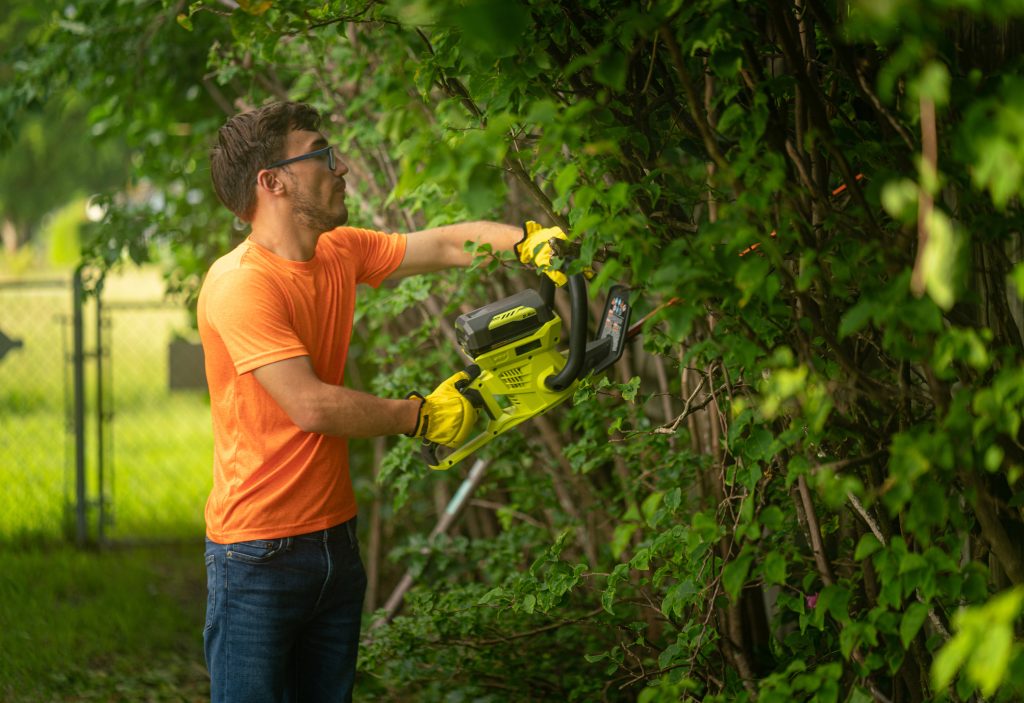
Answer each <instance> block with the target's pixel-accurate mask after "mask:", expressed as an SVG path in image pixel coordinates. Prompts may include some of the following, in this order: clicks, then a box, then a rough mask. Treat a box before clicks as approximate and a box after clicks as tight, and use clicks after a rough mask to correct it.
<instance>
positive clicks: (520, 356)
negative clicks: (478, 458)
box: [421, 273, 630, 470]
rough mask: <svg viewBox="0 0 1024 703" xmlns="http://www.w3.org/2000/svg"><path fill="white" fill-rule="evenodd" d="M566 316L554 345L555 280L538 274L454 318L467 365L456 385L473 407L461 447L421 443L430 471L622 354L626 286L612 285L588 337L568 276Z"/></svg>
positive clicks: (582, 281)
mask: <svg viewBox="0 0 1024 703" xmlns="http://www.w3.org/2000/svg"><path fill="white" fill-rule="evenodd" d="M566 287H567V288H568V291H569V303H570V306H569V307H570V312H571V315H572V317H571V319H570V320H568V326H569V333H568V348H567V349H566V350H564V351H560V350H559V342H560V341H561V340H562V338H563V322H562V319H561V317H559V315H558V313H557V312H556V311H555V307H554V296H555V284H554V282H552V280H551V279H550V278H549V277H548V276H546V275H545V276H542V278H541V284H540V287H539V290H534V289H526V290H523V291H520V292H519V293H516V294H514V295H511V296H509V297H507V298H504V299H502V300H499V301H497V302H494V303H491V304H489V305H485V306H484V307H482V308H479V309H477V310H474V311H472V312H469V313H466V314H464V315H461V316H460V317H459V318H458V319H457V320H456V321H455V337H456V340H457V341H458V343H459V346H460V347H461V348H462V350H463V351H464V352H465V353H466V355H467V356H469V357H470V358H471V359H472V360H473V363H472V364H470V365H469V366H468V367H466V374H467V376H468V378H466V379H463V380H461V381H459V382H458V383H456V388H457V389H458V390H459V392H460V393H462V394H463V395H464V396H465V397H466V398H467V399H468V400H469V401H470V403H472V405H473V407H475V408H476V409H477V411H478V415H477V424H476V425H475V426H474V428H473V434H471V435H470V437H469V439H467V440H466V441H465V442H464V443H463V444H462V445H460V446H458V447H455V448H453V449H450V450H449V449H448V448H447V447H443V446H442V445H440V444H437V443H435V442H428V441H424V442H423V446H422V449H421V453H422V456H423V458H424V460H425V461H426V462H427V465H429V466H430V468H432V469H439V470H443V469H450V468H451V467H453V466H455V465H456V464H458V463H459V462H460V461H462V460H463V459H465V458H466V457H467V456H469V455H470V454H472V453H474V452H476V451H477V450H479V449H480V448H482V447H483V446H485V445H486V444H488V443H489V442H491V441H492V440H494V439H495V438H496V437H498V436H499V435H502V434H504V433H505V432H508V431H509V430H511V429H512V428H513V427H516V426H517V425H519V424H521V423H523V422H525V421H526V420H529V419H530V418H532V417H536V416H537V415H540V414H542V413H545V412H547V411H549V410H551V409H552V408H554V407H555V406H557V405H559V404H561V403H563V402H564V401H565V400H566V399H567V398H569V397H570V396H572V394H573V393H574V392H575V391H576V388H577V386H578V385H579V381H580V379H581V378H583V377H584V376H586V375H587V374H588V373H599V372H601V371H603V370H604V369H606V368H608V367H609V366H611V365H612V364H614V363H615V362H616V361H618V360H619V358H620V357H621V356H622V352H623V350H624V349H625V346H626V339H627V331H628V330H629V316H630V304H629V297H628V290H627V289H626V287H624V286H619V285H616V286H613V287H612V289H611V290H610V291H609V293H608V299H607V301H606V303H605V306H604V312H603V313H602V315H601V320H600V324H599V326H598V329H597V333H596V335H595V336H594V337H593V339H589V338H588V329H587V328H588V313H587V281H586V278H585V277H584V275H583V274H582V273H576V274H572V275H570V276H568V281H567V283H566Z"/></svg>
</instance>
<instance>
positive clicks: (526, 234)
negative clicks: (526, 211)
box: [512, 220, 540, 264]
mask: <svg viewBox="0 0 1024 703" xmlns="http://www.w3.org/2000/svg"><path fill="white" fill-rule="evenodd" d="M531 225H532V227H531ZM539 228H540V225H538V224H537V223H536V222H534V221H533V220H526V221H525V222H523V236H522V238H521V239H520V240H519V241H518V242H516V243H515V245H514V246H513V247H512V251H513V252H514V253H515V255H516V258H517V259H519V260H520V261H522V262H523V263H524V264H525V263H527V261H529V259H527V260H526V261H523V253H522V252H521V251H519V248H520V247H521V246H523V245H524V244H526V238H527V237H529V236H530V234H531V233H532V232H534V231H536V230H537V229H539Z"/></svg>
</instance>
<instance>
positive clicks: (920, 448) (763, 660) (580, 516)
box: [30, 0, 1024, 702]
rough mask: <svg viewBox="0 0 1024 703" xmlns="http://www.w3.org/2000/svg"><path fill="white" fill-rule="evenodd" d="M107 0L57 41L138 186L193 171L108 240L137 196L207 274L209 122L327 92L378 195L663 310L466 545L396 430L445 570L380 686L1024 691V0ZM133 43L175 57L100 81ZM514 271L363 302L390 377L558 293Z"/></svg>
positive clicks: (133, 231)
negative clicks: (505, 232) (578, 269)
mask: <svg viewBox="0 0 1024 703" xmlns="http://www.w3.org/2000/svg"><path fill="white" fill-rule="evenodd" d="M80 13H81V14H80V18H81V23H82V25H83V26H84V27H85V29H86V31H85V34H79V35H77V36H74V37H72V36H71V35H69V34H67V33H63V34H62V33H60V32H56V33H55V34H54V35H53V37H52V40H53V41H52V42H51V44H50V45H49V46H48V47H47V48H46V50H45V51H43V50H42V49H37V50H36V51H37V53H36V54H34V55H33V56H34V58H33V59H31V62H33V65H34V66H37V67H38V66H41V65H43V64H45V63H46V58H45V57H46V56H47V55H48V53H47V52H56V53H58V54H60V55H61V56H63V57H66V58H65V59H62V65H63V64H64V63H67V62H68V61H71V60H73V61H76V62H77V63H74V64H73V65H72V66H71V68H70V69H69V70H68V72H67V73H66V74H60V75H62V76H63V78H62V80H65V81H66V82H67V83H68V84H72V83H73V84H74V85H76V86H77V87H78V89H79V90H82V91H83V92H87V91H88V90H94V91H100V90H102V91H104V92H103V93H102V95H104V96H106V100H107V103H106V104H107V106H108V107H107V108H106V111H105V112H104V113H103V114H102V115H96V116H94V117H95V118H96V119H100V118H102V119H111V120H116V121H119V124H122V125H124V126H125V133H126V134H127V135H129V138H130V139H133V140H136V141H135V142H134V144H135V145H142V146H144V148H145V149H146V151H145V153H146V154H147V158H144V159H143V160H142V161H141V162H140V165H139V173H140V174H145V175H146V176H147V177H148V178H151V179H153V180H154V182H157V183H161V184H166V185H167V186H168V187H167V191H168V192H169V193H172V192H175V191H174V189H173V188H171V187H170V185H171V184H173V183H180V184H181V188H180V189H179V190H181V192H182V193H187V192H193V191H198V192H200V193H201V194H202V197H198V196H195V195H193V196H192V198H191V200H189V199H188V198H186V197H185V196H184V195H183V196H182V198H180V199H177V200H174V201H172V202H170V203H169V204H168V207H167V208H166V209H165V210H164V211H162V212H158V213H152V212H144V213H141V214H139V213H128V214H127V215H126V214H125V213H123V212H120V211H118V210H116V209H115V210H112V211H111V218H112V219H111V221H110V222H109V223H108V224H107V228H108V229H107V231H108V232H110V231H111V228H112V227H114V228H115V229H114V230H113V231H119V232H121V234H120V238H119V239H118V240H117V245H116V246H114V247H109V246H106V245H105V248H104V249H103V250H102V251H101V250H96V251H98V252H100V253H104V255H105V256H106V257H107V258H108V260H112V259H114V258H116V257H118V256H120V254H121V251H122V249H124V248H129V249H132V250H133V251H134V252H135V255H137V256H142V255H144V254H145V253H146V252H147V251H148V249H147V247H145V246H139V239H138V234H137V232H138V231H139V228H138V227H137V226H133V227H127V228H121V229H116V225H117V224H118V222H122V221H123V218H125V217H132V218H134V217H141V218H142V221H143V222H145V223H148V224H149V225H150V226H151V228H152V229H151V231H152V233H153V235H154V236H163V237H165V238H166V239H167V240H168V241H171V242H173V244H174V252H175V254H176V256H177V260H176V265H177V267H178V269H177V270H178V271H179V272H180V273H179V274H178V275H176V277H175V278H174V281H175V282H176V283H177V284H178V285H186V286H188V285H191V286H195V285H196V283H197V282H198V276H197V273H198V272H199V271H201V270H202V267H203V265H205V263H206V262H207V261H209V260H210V259H211V258H213V257H214V256H215V255H216V254H218V253H219V252H220V251H222V250H223V249H224V248H225V247H226V246H227V244H228V241H229V239H230V235H229V229H228V227H227V222H226V220H225V218H224V216H223V215H221V214H219V213H218V212H217V211H216V210H215V209H214V208H213V200H212V198H210V196H209V187H208V185H206V184H205V182H204V179H202V178H200V173H201V167H200V166H199V164H201V163H203V161H202V158H203V157H202V149H203V148H204V142H205V141H206V140H208V139H209V136H210V134H211V133H212V130H213V129H215V127H216V125H217V124H218V123H219V122H220V119H221V116H220V115H215V114H214V108H215V107H219V108H221V109H223V110H224V111H225V112H230V111H233V110H235V109H238V108H239V107H241V106H244V105H253V104H257V103H259V102H261V101H263V100H264V99H268V98H272V97H273V98H292V99H302V100H308V101H311V102H313V103H314V104H316V105H317V106H318V107H320V108H322V109H323V110H324V111H325V113H326V114H328V115H329V116H330V120H331V124H332V126H333V129H332V132H333V133H334V136H335V138H336V139H337V140H338V141H339V142H340V144H341V145H342V147H343V151H344V152H345V154H346V155H347V163H349V165H350V167H351V169H352V174H353V175H352V177H351V178H350V181H351V182H352V185H353V186H354V187H353V188H351V189H350V192H351V193H353V195H354V198H355V200H356V203H355V204H356V207H355V208H354V216H353V220H354V221H357V222H368V223H372V224H373V225H374V226H377V227H381V228H396V229H405V228H410V227H415V226H420V225H423V224H427V223H432V222H437V221H444V220H448V219H452V218H459V217H464V216H483V215H487V216H493V217H505V218H509V219H512V220H515V219H524V218H526V217H532V218H534V219H544V220H546V221H551V222H554V223H558V224H561V225H563V226H564V227H565V228H566V229H567V230H568V231H570V232H572V234H573V235H574V237H576V238H578V240H579V241H580V243H581V251H582V262H581V265H592V266H593V267H594V268H595V269H596V270H597V271H598V273H597V277H596V278H595V279H594V282H593V284H594V287H595V288H598V289H600V288H602V287H605V286H607V285H609V284H611V283H612V282H615V281H620V280H621V281H627V282H629V283H630V284H631V286H632V287H633V297H634V299H635V301H636V304H637V307H638V309H639V310H640V311H641V312H648V311H653V312H654V315H653V316H652V317H651V319H650V320H649V322H648V323H647V324H646V325H645V331H644V336H643V345H642V348H640V347H636V348H633V349H631V350H630V353H629V354H628V355H627V358H626V359H625V360H624V361H623V362H622V363H620V364H619V365H618V366H617V367H616V368H615V370H614V375H613V376H612V377H611V378H606V379H593V380H592V381H590V382H589V383H588V384H586V385H585V386H584V387H583V388H582V389H581V390H580V391H579V392H578V393H577V398H576V404H575V405H574V406H573V407H571V408H565V409H563V410H561V411H559V412H556V413H552V414H550V415H547V416H544V417H542V418H538V419H536V420H535V421H533V422H532V423H531V424H530V425H529V426H527V429H525V430H524V431H523V432H522V433H519V434H518V435H516V436H508V437H504V438H502V441H499V442H495V443H493V445H492V447H491V449H490V450H489V452H488V454H487V456H488V457H490V459H491V460H492V462H493V463H492V465H491V466H492V468H491V469H490V473H489V478H488V479H487V480H486V481H485V484H484V486H483V488H482V492H481V493H480V495H481V497H482V498H483V500H482V501H481V502H479V503H477V505H476V506H475V507H474V508H473V509H472V510H471V511H470V513H469V514H468V515H467V521H466V524H465V526H464V528H463V530H462V532H461V533H460V534H457V535H455V536H453V537H451V538H448V539H444V540H435V541H433V542H431V543H427V542H426V540H425V538H424V537H423V534H424V533H425V532H426V531H427V530H428V529H429V526H430V519H431V517H432V515H433V514H434V512H435V508H434V507H433V506H432V501H431V500H430V497H429V496H428V493H429V491H430V490H431V489H430V488H428V486H432V487H433V488H434V489H435V490H436V491H437V492H438V495H436V496H435V497H436V498H437V499H438V501H437V502H440V504H442V505H443V503H444V499H445V498H446V497H447V494H446V491H448V490H450V487H449V481H450V480H451V479H450V477H436V476H431V477H425V476H424V472H423V468H422V465H421V464H420V463H419V462H418V460H417V459H416V458H415V456H414V453H413V448H412V447H411V446H410V443H408V442H395V443H392V445H391V447H390V450H389V451H388V452H387V454H386V456H385V457H384V458H383V459H382V463H381V465H380V474H381V480H382V481H383V482H384V483H385V485H386V486H387V487H388V490H389V491H391V492H392V494H393V495H394V496H396V499H395V502H394V505H393V506H392V510H393V511H394V514H393V515H392V520H391V521H390V523H389V525H390V530H391V532H390V534H389V535H388V537H389V543H390V544H393V545H396V546H395V548H394V549H395V555H396V557H397V558H400V559H405V560H407V562H408V563H409V564H411V565H412V566H413V567H414V568H422V569H423V573H422V574H421V575H420V578H421V583H423V584H424V585H423V586H421V587H419V588H417V589H414V591H413V592H412V593H411V594H410V596H409V599H408V603H407V605H406V609H405V611H404V614H403V615H402V616H401V617H399V618H398V619H396V620H395V622H394V623H392V624H391V625H389V626H387V627H383V628H378V629H376V630H374V631H373V633H372V636H371V637H370V639H371V640H372V641H371V642H370V646H369V647H368V648H367V656H366V657H365V658H364V664H363V668H364V670H365V671H366V673H368V674H369V675H370V676H372V677H373V682H372V684H371V685H372V687H374V688H375V689H376V692H377V693H378V694H379V695H378V697H380V698H381V699H387V698H389V697H390V698H392V699H396V700H397V699H405V697H406V696H408V692H409V691H410V690H422V691H424V693H423V699H424V700H437V699H439V698H441V697H442V694H445V693H449V694H451V695H462V696H465V697H476V698H480V699H487V698H486V697H488V696H490V698H491V699H493V700H506V699H509V698H514V699H542V700H560V701H561V700H593V699H598V698H604V699H610V700H612V699H614V700H618V699H633V698H637V699H639V700H643V701H648V702H649V701H657V700H678V699H688V698H692V699H702V700H720V701H735V700H754V699H757V700H762V701H772V700H785V701H792V700H822V701H827V700H833V701H834V700H840V698H841V699H842V700H850V701H861V700H909V701H921V700H930V699H932V698H933V697H935V696H941V695H947V694H948V695H950V696H951V697H954V699H955V698H956V697H959V698H960V699H961V700H963V699H969V698H971V697H972V696H976V695H979V694H980V695H982V696H984V697H986V698H990V697H994V698H996V699H1003V700H1012V699H1014V698H1016V697H1019V696H1020V694H1021V688H1022V686H1024V658H1022V655H1021V649H1020V645H1019V642H1018V640H1017V639H1016V637H1015V632H1016V622H1017V618H1018V616H1019V614H1020V609H1021V604H1022V603H1021V593H1022V591H1021V590H1020V589H1021V585H1022V581H1024V562H1022V554H1021V549H1020V539H1019V535H1020V534H1021V530H1022V527H1024V524H1022V522H1024V519H1022V515H1021V512H1020V505H1021V504H1022V500H1021V495H1022V494H1021V490H1020V489H1021V484H1020V479H1021V476H1022V473H1024V471H1022V466H1024V453H1022V444H1021V433H1020V424H1021V421H1020V417H1021V405H1022V403H1021V400H1022V395H1024V367H1022V365H1021V335H1022V323H1021V320H1022V315H1021V297H1020V292H1019V291H1020V290H1021V285H1022V284H1024V267H1022V266H1021V265H1020V234H1019V233H1020V215H1021V210H1020V201H1019V199H1018V197H1017V194H1018V192H1019V189H1020V185H1021V179H1022V177H1024V168H1022V163H1024V149H1022V147H1021V144H1022V142H1021V140H1020V137H1019V134H1018V132H1019V130H1018V129H1016V125H1018V124H1019V121H1020V115H1021V112H1022V109H1024V108H1022V107H1021V98H1020V97H1019V96H1020V95H1022V94H1024V92H1022V91H1021V87H1022V86H1021V85H1020V83H1021V81H1020V79H1019V77H1018V74H1019V72H1020V70H1019V69H1020V67H1021V66H1020V63H1021V62H1020V58H1021V56H1020V47H1021V38H1022V32H1021V24H1020V17H1021V15H1022V14H1024V7H1021V6H1020V4H1019V3H1017V2H1013V1H1012V0H1002V1H1001V2H990V3H985V4H984V5H980V4H976V3H966V2H958V1H957V0H899V1H897V2H890V3H873V2H869V1H867V0H864V1H862V2H857V3H853V4H851V5H849V6H848V5H847V4H846V3H830V2H824V1H823V0H794V1H793V2H781V1H779V0H753V1H751V2H746V3H729V2H721V1H720V0H700V1H698V2H690V3H678V2H675V3H669V2H664V3H659V2H653V3H647V4H637V3H632V2H614V1H611V2H609V1H607V0H602V1H600V2H599V1H598V0H574V1H573V2H564V3H547V2H540V1H539V0H537V1H534V2H530V1H528V0H521V1H517V2H498V1H496V0H473V1H471V2H461V1H460V2H456V1H455V0H442V1H440V2H431V3H429V4H428V3H420V2H416V3H394V4H392V5H383V4H379V3H373V2H340V1H335V2H326V3H322V4H319V5H317V6H316V7H315V8H311V7H309V6H308V5H306V4H304V3H298V2H244V3H239V4H238V6H237V7H235V6H234V3H233V2H229V1H226V0H225V1H223V2H213V1H212V0H211V1H207V2H202V1H200V2H196V3H192V4H191V5H189V6H187V7H186V6H185V5H184V3H182V4H171V3H166V4H164V5H155V4H148V5H144V6H142V7H141V8H140V7H138V6H137V5H136V4H134V3H132V4H131V5H130V6H129V5H127V4H121V3H113V2H108V3H96V4H87V5H83V6H82V7H81V10H80ZM172 20H177V21H176V22H175V21H172ZM83 36H85V37H87V38H88V41H85V45H86V48H85V49H76V50H75V51H72V49H73V48H74V47H75V46H77V45H78V44H80V43H81V42H82V37H83ZM61 52H63V53H61ZM118 55H130V56H142V57H149V58H147V61H146V62H145V74H146V78H147V79H148V80H147V81H145V82H143V81H141V80H139V76H138V75H136V74H133V72H132V71H126V72H124V73H119V74H117V75H116V76H114V77H113V80H112V81H111V80H110V79H108V78H103V79H102V80H100V76H101V75H102V71H101V69H100V68H99V67H101V66H105V65H107V62H106V58H105V57H111V56H118ZM72 69H73V70H72ZM38 74H39V72H33V73H31V74H30V75H32V76H35V75H38ZM108 81H109V82H110V85H106V82H108ZM129 88H130V89H131V90H132V92H131V94H130V97H129V94H128V93H127V92H124V91H128V90H129ZM193 88H194V91H193V90H192V89H193ZM189 94H192V95H193V97H192V99H191V100H189V101H184V102H183V101H182V100H181V97H182V96H186V97H187V96H188V95H189ZM171 125H187V126H188V128H187V129H185V127H174V128H171ZM179 133H181V135H182V136H180V138H179V136H178V134H179ZM157 147H159V148H157ZM150 156H151V157H152V158H149V157H150ZM118 218H122V219H120V220H119V219H118ZM505 264H506V262H505V261H503V260H501V258H500V257H496V258H495V257H488V256H486V255H484V256H482V258H481V263H480V266H479V267H478V268H477V269H476V275H470V276H465V275H461V276H443V277H437V278H433V279H417V280H411V281H408V282H405V283H403V284H402V285H400V286H398V287H397V288H393V289H389V290H387V291H384V292H381V293H378V294H376V295H374V296H371V297H370V298H369V300H368V301H367V305H366V307H365V308H364V312H363V314H362V315H363V316H362V318H361V321H360V327H359V331H358V343H360V344H361V345H362V349H363V350H364V353H362V354H356V355H355V356H356V357H357V358H359V359H360V362H359V368H358V369H356V371H358V372H359V375H361V376H362V377H363V378H364V379H367V380H366V381H365V384H366V385H367V386H368V387H369V388H371V389H372V390H375V391H376V392H379V393H382V394H389V395H395V394H400V393H403V392H405V391H407V390H408V389H410V388H414V387H427V386H429V385H430V384H431V383H432V382H435V381H436V380H437V379H436V374H437V369H439V368H442V369H443V368H457V366H458V365H459V363H460V362H459V361H458V360H457V359H456V357H455V354H454V352H453V350H452V348H451V345H450V343H449V341H448V339H447V338H446V337H445V336H444V327H443V326H440V328H439V319H447V318H449V317H451V316H452V313H454V311H455V310H456V308H457V307H459V306H462V305H467V306H476V305H479V304H482V303H484V302H487V301H489V300H492V299H494V298H496V297H499V296H501V295H502V294H504V293H505V292H507V291H508V290H511V289H512V288H514V287H518V286H522V285H527V284H529V282H530V279H529V278H528V274H527V273H525V272H522V271H520V270H518V269H517V268H516V267H514V266H511V265H505ZM424 311H425V312H426V314H425V315H424V314H423V312H424ZM424 319H426V322H423V320H424ZM351 375H353V374H350V376H351ZM365 458H366V460H367V461H369V460H370V458H371V457H370V452H369V450H368V449H367V450H366V457H365ZM446 479H447V480H446ZM452 487H453V486H452ZM361 489H362V490H363V491H364V492H369V490H370V488H369V487H368V486H367V485H366V484H365V483H364V484H363V485H362V486H361ZM496 506H497V507H496ZM423 549H426V550H427V551H428V553H429V554H430V557H431V561H430V564H429V565H427V564H426V561H425V558H424V556H423V551H422V550H423ZM391 571H392V572H393V571H394V567H392V568H391ZM393 578H394V575H393V574H392V573H386V574H385V575H384V581H385V582H387V581H388V580H389V579H393Z"/></svg>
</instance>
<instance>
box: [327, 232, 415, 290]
mask: <svg viewBox="0 0 1024 703" xmlns="http://www.w3.org/2000/svg"><path fill="white" fill-rule="evenodd" d="M325 236H327V237H328V239H329V241H330V242H331V244H332V245H334V246H335V247H337V248H339V249H342V250H345V253H344V254H343V255H344V256H346V257H349V261H350V262H351V263H352V265H353V267H354V270H355V274H356V283H366V284H367V285H370V286H372V287H374V288H376V287H378V286H379V285H380V284H381V283H383V282H384V279H385V278H387V277H388V276H389V275H390V274H391V273H393V272H394V270H395V269H397V268H398V267H399V265H400V264H401V263H402V260H403V259H404V258H405V242H406V240H405V235H404V234H386V233H384V232H377V231H375V230H372V229H359V228H357V227H339V228H338V229H335V230H333V231H331V232H328V233H327V235H325Z"/></svg>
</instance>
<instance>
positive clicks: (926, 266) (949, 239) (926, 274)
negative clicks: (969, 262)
mask: <svg viewBox="0 0 1024 703" xmlns="http://www.w3.org/2000/svg"><path fill="white" fill-rule="evenodd" d="M926 226H927V228H928V241H927V242H926V243H925V247H924V251H922V252H921V253H920V258H919V261H918V265H919V266H920V268H921V270H920V273H921V278H922V280H923V282H924V289H925V290H926V291H927V292H928V295H929V296H931V299H932V300H934V301H935V304H936V305H938V306H939V307H940V308H942V309H943V310H949V309H950V308H952V307H953V303H955V302H956V281H955V276H956V272H957V265H958V263H959V261H958V257H959V255H960V249H961V245H960V241H959V235H958V234H957V231H956V230H955V228H954V227H953V223H952V222H951V221H950V219H949V217H947V216H946V214H945V213H943V212H940V211H939V210H933V211H932V212H930V213H929V215H928V218H927V221H926ZM917 292H918V293H920V292H922V291H917Z"/></svg>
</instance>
